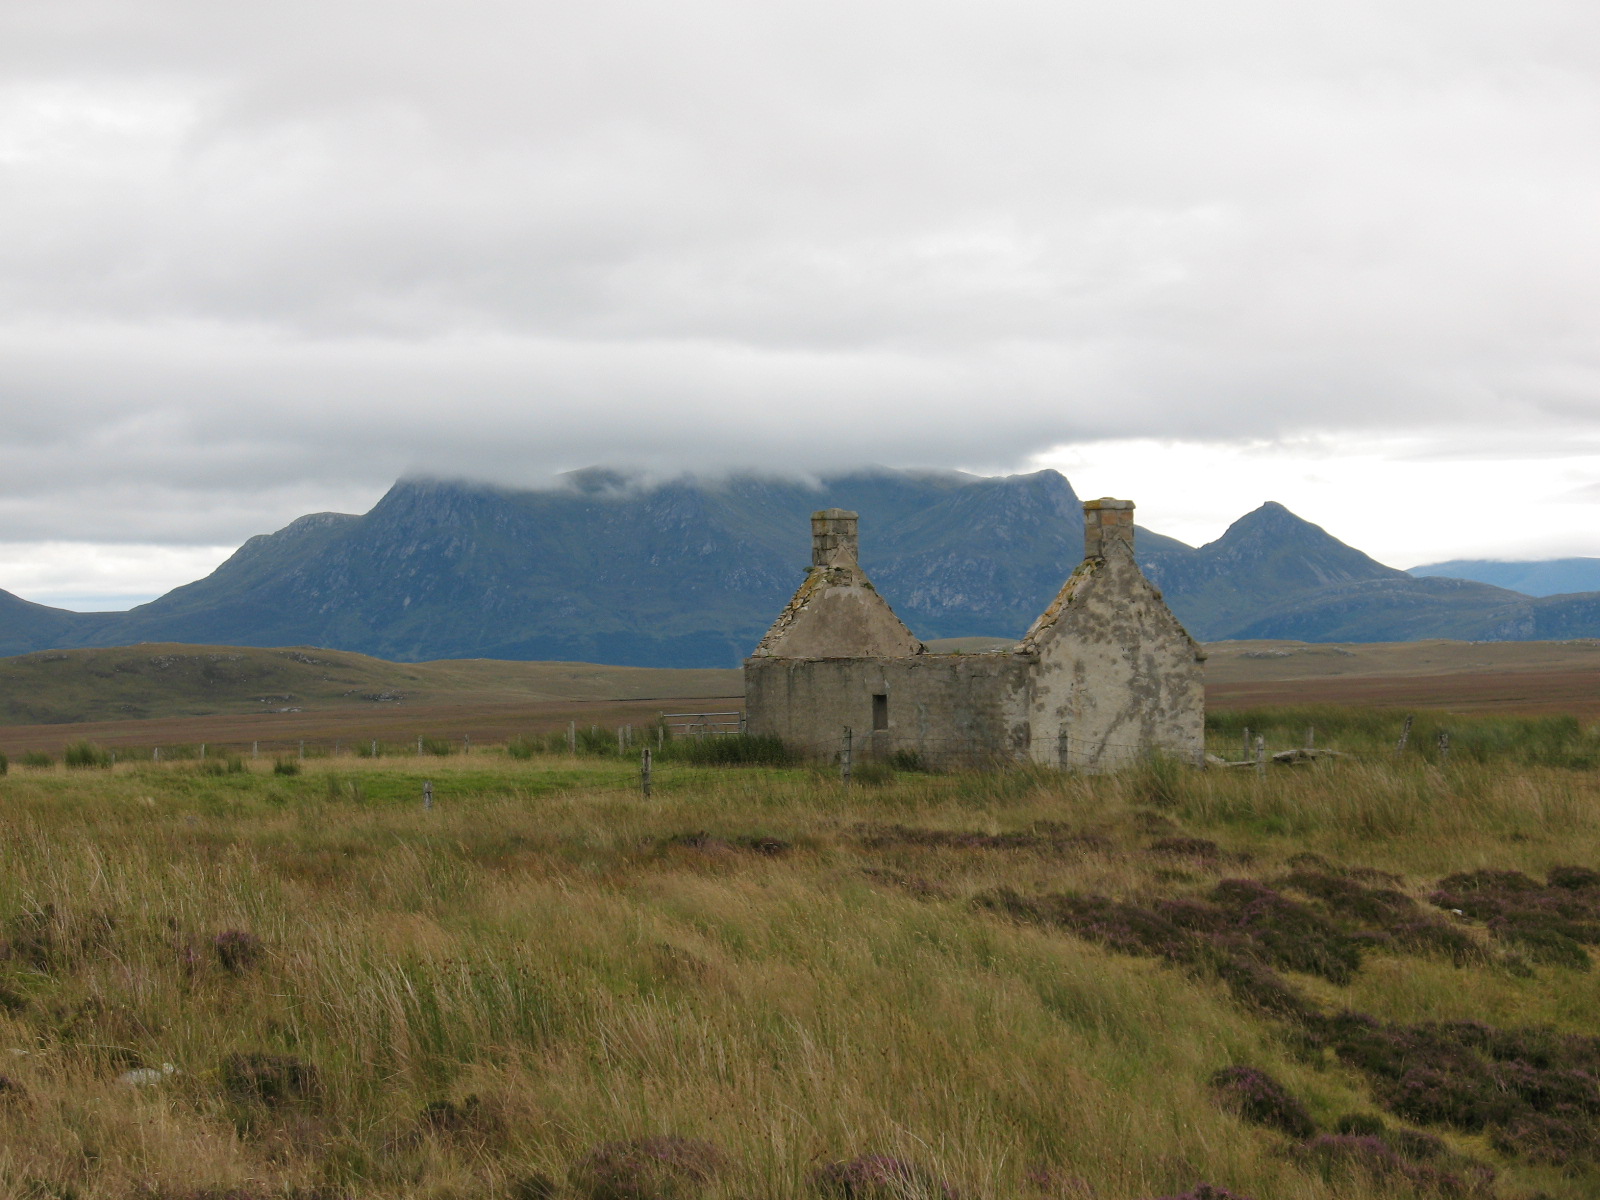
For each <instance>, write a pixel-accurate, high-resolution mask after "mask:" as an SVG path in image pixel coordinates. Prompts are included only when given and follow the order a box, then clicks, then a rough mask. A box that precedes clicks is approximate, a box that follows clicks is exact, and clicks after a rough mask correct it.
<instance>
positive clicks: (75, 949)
mask: <svg viewBox="0 0 1600 1200" xmlns="http://www.w3.org/2000/svg"><path fill="white" fill-rule="evenodd" d="M4 929H5V937H4V938H3V939H0V961H4V960H6V959H10V960H13V961H15V962H18V963H20V964H22V965H24V966H26V967H29V968H31V969H33V970H35V971H39V972H42V973H44V974H59V973H62V972H66V971H71V970H73V969H74V968H76V967H78V966H79V965H81V964H82V963H83V962H84V961H85V960H87V959H89V958H92V957H98V956H100V955H103V954H104V953H105V952H106V950H107V948H108V947H109V946H110V944H111V941H112V937H113V935H114V933H115V930H116V921H115V919H114V918H112V917H111V916H110V915H109V914H107V913H88V914H85V915H79V914H76V913H73V912H69V911H66V910H63V909H58V908H57V907H56V906H55V905H54V904H51V903H45V904H43V905H40V906H39V907H38V908H34V909H29V910H27V911H24V912H20V913H18V914H16V915H15V916H13V917H12V918H11V919H10V920H8V921H7V922H6V923H5V926H4Z"/></svg>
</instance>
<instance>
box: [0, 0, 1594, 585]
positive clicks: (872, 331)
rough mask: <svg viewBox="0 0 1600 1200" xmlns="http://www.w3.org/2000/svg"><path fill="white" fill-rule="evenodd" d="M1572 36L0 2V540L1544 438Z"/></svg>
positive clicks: (860, 17)
mask: <svg viewBox="0 0 1600 1200" xmlns="http://www.w3.org/2000/svg"><path fill="white" fill-rule="evenodd" d="M1597 33H1600V13H1597V12H1596V11H1593V10H1592V6H1585V5H1580V4H1577V3H1567V2H1563V0H1545V2H1534V3H1530V4H1525V5H1519V6H1517V7H1516V9H1515V11H1512V10H1511V8H1510V7H1509V6H1505V5H1502V4H1498V3H1489V2H1488V0H1476V2H1467V3H1444V2H1443V0H1391V2H1389V3H1382V4H1380V3H1377V2H1376V0H1370V2H1367V0H1360V2H1352V3H1349V4H1341V5H1339V6H1331V7H1330V6H1322V7H1320V8H1318V7H1312V8H1300V9H1286V8H1284V6H1283V5H1281V4H1280V3H1268V2H1267V0H1227V2H1224V3H1220V4H1216V5H1207V6H1203V7H1200V6H1195V5H1192V4H1181V3H1178V0H1143V2H1139V3H1133V4H1127V5H1089V4H1083V3H1067V4H1061V3H1043V2H1032V0H1028V2H1021V0H1017V2H1010V3H1007V2H1001V3H997V4H993V5H988V6H984V8H983V9H982V11H981V12H980V11H979V10H978V9H976V8H974V7H973V6H972V5H970V4H955V3H951V2H934V3H918V4H912V3H909V0H906V2H897V3H883V2H879V3H873V2H867V3H861V2H860V0H857V2H855V3H851V4H845V3H843V2H842V0H819V2H818V3H815V4H809V5H805V6H777V5H771V6H766V5H748V4H735V3H732V2H731V0H715V2H713V0H685V2H684V3H681V4H676V5H671V6H658V5H646V4H638V3H620V2H618V0H597V2H596V3H592V4H584V5H572V4H561V5H558V4H554V3H537V4H527V3H516V4H513V3H509V2H504V3H500V2H489V0H468V2H464V3H458V4H452V5H448V6H446V5H443V4H439V3H434V2H424V0H391V2H388V3H384V4H378V3H376V2H375V0H340V2H339V3H335V4H327V3H317V4H312V3H309V2H302V0H285V2H283V3H280V4H274V5H260V4H248V5H247V4H243V3H237V2H234V0H207V2H204V3H201V2H198V0H102V2H100V3H87V2H82V0H53V2H52V3H51V4H48V5H45V4H38V3H23V4H19V5H12V6H8V7H7V8H6V9H5V11H4V12H3V13H0V64H3V67H4V75H5V78H7V79H8V80H9V81H10V82H9V84H8V85H7V86H5V87H4V88H3V89H0V222H3V223H4V226H5V227H6V228H7V229H8V231H9V234H8V237H7V238H6V239H5V240H4V242H3V243H0V362H3V363H5V364H6V365H5V367H4V368H0V410H3V411H4V413H5V414H6V417H7V428H8V445H7V447H6V448H4V449H3V450H0V468H4V470H5V482H4V483H0V520H4V521H6V522H7V528H8V529H9V530H11V532H10V534H9V535H8V536H11V537H22V536H24V535H23V534H22V533H21V532H19V531H22V530H27V531H30V532H29V533H28V534H27V536H39V537H46V536H50V537H83V536H85V535H84V533H83V532H82V530H83V528H84V526H85V525H86V524H95V525H99V524H105V525H107V526H109V527H112V528H114V529H115V530H116V532H115V533H114V534H107V535H105V537H106V538H108V539H110V540H116V539H129V540H141V539H143V540H152V539H154V540H159V539H175V540H193V541H196V542H199V543H207V544H209V543H211V542H216V541H231V540H237V539H238V538H240V537H243V536H245V535H248V534H249V533H251V532H257V531H260V530H261V529H264V528H271V527H274V526H275V525H276V524H281V523H282V522H283V521H284V520H287V519H288V518H289V517H292V516H294V515H296V512H298V511H307V510H308V509H311V508H326V507H333V506H335V505H332V504H330V503H326V502H318V501H317V500H316V499H315V497H316V496H317V495H322V496H329V497H332V496H340V497H353V498H356V499H359V498H361V497H367V496H372V495H375V494H377V492H378V491H379V490H381V488H382V486H384V485H385V484H386V483H387V482H388V481H389V480H391V479H393V478H394V477H395V476H396V475H398V474H400V473H402V472H405V471H413V470H431V471H436V472H441V473H459V474H467V475H475V476H478V477H482V478H489V479H495V480H501V481H507V482H519V483H520V482H536V481H538V480H542V479H548V478H549V477H550V476H551V475H552V474H553V473H554V472H556V471H559V470H563V469H571V468H573V467H578V466H583V465H586V464H588V463H591V462H617V463H623V464H637V465H642V466H648V467H652V468H655V469H659V470H663V471H668V472H671V471H674V470H679V469H684V468H700V469H706V468H715V467H721V466H756V467H766V468H769V469H784V470H819V469H826V468H829V467H838V466H845V465H850V464H851V463H858V462H866V461H879V462H887V463H892V464H907V465H909V464H952V465H954V464H961V465H967V466H976V465H983V466H987V467H997V468H1003V467H1006V466H1012V465H1016V464H1020V463H1022V462H1024V461H1026V460H1027V458H1028V457H1029V456H1030V455H1032V454H1035V453H1037V452H1038V451H1039V450H1041V449H1042V448H1044V447H1046V446H1048V445H1051V444H1053V443H1060V442H1066V441H1092V440H1095V439H1105V438H1118V437H1136V436H1148V437H1163V438H1192V439H1197V440H1218V439H1229V438H1240V437H1252V438H1266V439H1272V438H1294V437H1304V436H1313V435H1316V434H1318V433H1338V432H1359V431H1368V432H1383V431H1389V432H1393V433H1395V434H1420V433H1431V434H1437V436H1438V437H1439V438H1441V439H1443V441H1444V442H1445V443H1450V442H1451V439H1452V438H1456V439H1463V441H1461V442H1460V444H1463V445H1464V444H1467V443H1473V442H1483V441H1487V442H1490V443H1493V442H1494V441H1496V440H1497V439H1498V438H1499V436H1500V431H1501V430H1502V429H1503V428H1505V427H1506V426H1507V425H1514V426H1515V427H1516V429H1517V431H1518V433H1519V435H1520V436H1522V437H1523V438H1525V439H1528V440H1535V439H1541V438H1542V439H1544V441H1545V442H1546V443H1547V444H1555V443H1559V442H1562V441H1563V440H1564V439H1569V438H1571V437H1572V436H1575V435H1577V434H1581V433H1582V432H1583V431H1585V430H1589V429H1592V427H1593V422H1594V418H1595V417H1596V416H1597V415H1600V404H1597V402H1596V395H1597V393H1596V384H1597V383H1600V331H1597V330H1596V329H1595V327H1594V325H1593V321H1592V318H1591V317H1589V316H1587V315H1586V314H1592V313H1593V312H1596V311H1600V270H1597V269H1596V268H1597V266H1600V227H1597V226H1596V225H1595V223H1594V221H1593V213H1594V211H1595V210H1596V202H1597V200H1600V160H1596V159H1595V156H1594V155H1593V153H1592V147H1593V145H1594V144H1595V142H1596V138H1597V135H1600V129H1597V128H1596V126H1597V124H1600V119H1597V118H1596V117H1595V115H1594V114H1595V113H1596V112H1600V104H1597V103H1596V101H1597V100H1600V95H1597V92H1600V71H1597V65H1600V64H1597V61H1596V57H1597V51H1596V47H1597V46H1600V39H1597V38H1596V37H1595V35H1596V34H1597ZM1440 431H1443V432H1440ZM293 505H299V506H301V507H298V508H293V509H291V507H290V506H293ZM108 506H110V507H108ZM112 508H114V510H115V511H111V509H112ZM96 536H99V535H96ZM0 586H3V581H0Z"/></svg>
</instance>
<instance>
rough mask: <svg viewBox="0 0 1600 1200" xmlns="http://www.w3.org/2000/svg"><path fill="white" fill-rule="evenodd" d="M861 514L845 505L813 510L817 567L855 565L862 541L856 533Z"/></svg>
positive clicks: (813, 561)
mask: <svg viewBox="0 0 1600 1200" xmlns="http://www.w3.org/2000/svg"><path fill="white" fill-rule="evenodd" d="M857 519H858V518H857V515H856V514H855V513H853V512H850V511H848V510H846V509H843V508H825V509H823V510H822V511H821V512H814V513H812V514H811V565H812V566H813V567H833V566H842V565H844V564H846V563H849V564H850V565H852V566H853V565H855V562H856V554H857V551H858V549H859V546H860V543H859V541H858V540H857V536H856V521H857Z"/></svg>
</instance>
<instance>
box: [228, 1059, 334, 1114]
mask: <svg viewBox="0 0 1600 1200" xmlns="http://www.w3.org/2000/svg"><path fill="white" fill-rule="evenodd" d="M222 1081H223V1086H224V1087H226V1088H227V1090H228V1093H229V1094H230V1095H231V1096H233V1097H234V1099H236V1100H243V1101H248V1102H251V1103H255V1104H260V1105H263V1106H265V1107H267V1108H278V1107H282V1106H284V1105H288V1104H295V1103H301V1102H305V1101H309V1100H313V1099H316V1098H317V1096H318V1095H320V1093H321V1090H322V1085H321V1078H320V1076H319V1074H318V1072H317V1069H316V1067H315V1066H313V1065H312V1064H311V1063H308V1062H306V1061H304V1060H303V1059H301V1058H298V1057H296V1056H295V1055H292V1054H259V1053H256V1054H230V1055H229V1056H228V1057H227V1058H225V1059H224V1060H223V1062H222Z"/></svg>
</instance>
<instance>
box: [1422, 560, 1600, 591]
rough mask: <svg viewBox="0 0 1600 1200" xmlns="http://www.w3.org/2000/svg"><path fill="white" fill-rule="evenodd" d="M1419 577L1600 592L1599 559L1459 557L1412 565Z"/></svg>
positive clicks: (1527, 588)
mask: <svg viewBox="0 0 1600 1200" xmlns="http://www.w3.org/2000/svg"><path fill="white" fill-rule="evenodd" d="M1409 574H1411V575H1415V576H1418V577H1419V578H1420V577H1425V576H1444V577H1446V578H1449V579H1475V580H1477V581H1478V582H1479V583H1492V584H1494V586H1495V587H1502V588H1509V589H1510V590H1512V591H1513V592H1522V593H1523V594H1524V595H1528V596H1560V595H1565V594H1568V593H1571V592H1594V591H1600V558H1549V559H1545V560H1543V561H1541V562H1500V561H1495V560H1492V559H1483V558H1458V559H1452V560H1451V561H1449V562H1442V563H1429V564H1428V565H1427V566H1423V567H1412V568H1411V570H1410V572H1409Z"/></svg>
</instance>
